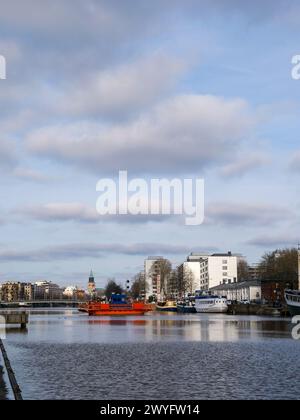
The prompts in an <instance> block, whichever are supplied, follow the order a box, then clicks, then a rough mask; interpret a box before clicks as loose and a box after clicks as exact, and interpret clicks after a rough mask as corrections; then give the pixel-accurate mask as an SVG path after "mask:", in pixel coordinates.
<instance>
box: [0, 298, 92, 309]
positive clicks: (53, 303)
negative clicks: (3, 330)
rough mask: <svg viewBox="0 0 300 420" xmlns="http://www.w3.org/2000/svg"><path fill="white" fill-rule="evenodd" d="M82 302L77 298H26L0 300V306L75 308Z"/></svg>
mask: <svg viewBox="0 0 300 420" xmlns="http://www.w3.org/2000/svg"><path fill="white" fill-rule="evenodd" d="M82 303H84V302H82V301H78V300H70V299H68V300H26V301H14V302H0V308H61V307H68V308H70V307H71V308H77V307H78V306H79V305H80V304H82Z"/></svg>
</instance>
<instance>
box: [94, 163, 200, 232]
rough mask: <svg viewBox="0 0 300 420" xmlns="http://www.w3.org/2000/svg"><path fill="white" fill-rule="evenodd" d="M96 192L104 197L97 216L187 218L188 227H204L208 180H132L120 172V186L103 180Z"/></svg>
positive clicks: (113, 181) (99, 203) (106, 179)
mask: <svg viewBox="0 0 300 420" xmlns="http://www.w3.org/2000/svg"><path fill="white" fill-rule="evenodd" d="M96 190H97V191H98V192H100V193H101V194H100V196H99V198H98V200H97V203H96V209H97V212H98V213H99V214H100V215H101V216H105V215H120V216H121V215H128V214H130V215H134V216H138V215H185V216H186V217H185V224H186V225H189V226H196V225H200V224H202V223H203V221H204V180H203V179H199V178H197V179H190V178H188V179H179V178H174V179H171V180H168V179H165V178H162V179H150V180H146V179H143V178H133V179H131V180H129V179H128V173H127V171H125V170H124V171H119V178H118V182H116V181H115V180H114V179H112V178H105V179H100V180H99V181H98V183H97V186H96Z"/></svg>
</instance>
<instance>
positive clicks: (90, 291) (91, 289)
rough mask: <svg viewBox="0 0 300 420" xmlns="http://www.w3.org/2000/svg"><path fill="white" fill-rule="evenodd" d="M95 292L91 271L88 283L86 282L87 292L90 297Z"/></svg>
mask: <svg viewBox="0 0 300 420" xmlns="http://www.w3.org/2000/svg"><path fill="white" fill-rule="evenodd" d="M95 291H96V283H95V278H94V274H93V271H92V270H91V273H90V277H89V282H88V292H89V294H90V295H92V294H94V293H95Z"/></svg>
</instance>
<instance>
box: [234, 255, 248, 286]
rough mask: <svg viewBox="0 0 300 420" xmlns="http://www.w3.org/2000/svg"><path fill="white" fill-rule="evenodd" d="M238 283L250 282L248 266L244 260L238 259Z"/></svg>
mask: <svg viewBox="0 0 300 420" xmlns="http://www.w3.org/2000/svg"><path fill="white" fill-rule="evenodd" d="M237 278H238V281H247V280H250V273H249V265H248V263H247V261H246V260H245V259H240V260H239V262H238V266H237Z"/></svg>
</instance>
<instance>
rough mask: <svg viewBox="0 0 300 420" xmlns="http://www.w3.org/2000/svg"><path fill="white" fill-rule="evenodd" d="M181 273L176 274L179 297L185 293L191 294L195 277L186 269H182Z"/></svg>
mask: <svg viewBox="0 0 300 420" xmlns="http://www.w3.org/2000/svg"><path fill="white" fill-rule="evenodd" d="M181 270H182V271H181V272H180V273H179V272H178V274H177V288H178V293H179V295H180V296H181V297H183V296H184V295H186V294H187V293H193V290H194V281H195V276H194V273H193V272H192V270H191V269H190V268H188V267H182V268H181Z"/></svg>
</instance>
